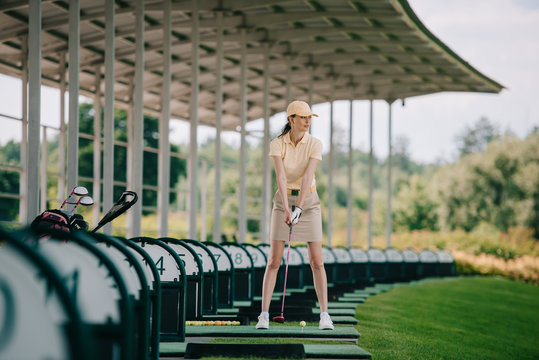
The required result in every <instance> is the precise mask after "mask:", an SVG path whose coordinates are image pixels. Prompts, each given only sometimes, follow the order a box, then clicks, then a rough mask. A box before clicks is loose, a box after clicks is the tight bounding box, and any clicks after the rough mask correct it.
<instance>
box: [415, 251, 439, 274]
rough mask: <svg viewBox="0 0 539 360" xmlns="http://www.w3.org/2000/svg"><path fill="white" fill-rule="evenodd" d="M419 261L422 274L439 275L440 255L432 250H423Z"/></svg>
mask: <svg viewBox="0 0 539 360" xmlns="http://www.w3.org/2000/svg"><path fill="white" fill-rule="evenodd" d="M419 262H420V263H421V275H422V276H427V277H429V276H438V275H439V274H438V271H439V263H438V256H436V253H435V252H433V251H431V250H427V249H426V250H423V251H421V252H420V253H419Z"/></svg>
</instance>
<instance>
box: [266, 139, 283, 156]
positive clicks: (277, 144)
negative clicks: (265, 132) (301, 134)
mask: <svg viewBox="0 0 539 360" xmlns="http://www.w3.org/2000/svg"><path fill="white" fill-rule="evenodd" d="M282 149H283V141H282V140H281V139H280V138H275V139H273V140H271V142H270V152H269V156H281V154H282V153H283V152H282Z"/></svg>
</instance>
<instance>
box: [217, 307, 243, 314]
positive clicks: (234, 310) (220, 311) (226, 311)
mask: <svg viewBox="0 0 539 360" xmlns="http://www.w3.org/2000/svg"><path fill="white" fill-rule="evenodd" d="M239 312H240V309H238V308H229V309H217V313H218V314H223V315H227V314H237V313H239Z"/></svg>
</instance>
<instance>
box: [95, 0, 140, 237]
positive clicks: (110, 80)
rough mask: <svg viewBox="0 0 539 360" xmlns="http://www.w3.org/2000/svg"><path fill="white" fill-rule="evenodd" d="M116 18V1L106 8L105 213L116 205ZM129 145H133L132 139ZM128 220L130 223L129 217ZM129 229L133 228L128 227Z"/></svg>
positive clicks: (107, 231) (106, 228)
mask: <svg viewBox="0 0 539 360" xmlns="http://www.w3.org/2000/svg"><path fill="white" fill-rule="evenodd" d="M114 16H115V8H114V1H107V2H106V7H105V108H104V111H103V138H104V139H103V140H104V141H103V213H106V212H107V211H109V209H110V208H111V207H112V204H113V203H114V202H113V201H114V199H113V197H114V58H115V50H114V46H115V45H114V42H115V29H114V27H115V24H114ZM130 89H131V87H130ZM130 95H131V94H130ZM131 115H132V112H130V114H129V115H128V118H129V119H131ZM127 128H128V132H130V131H132V128H131V123H130V120H128V126H127ZM129 143H130V144H131V139H129ZM128 163H129V159H128ZM128 174H129V172H128ZM98 210H99V209H98ZM94 216H95V215H94ZM127 219H128V221H129V217H128V218H127ZM129 228H131V227H130V226H128V229H129ZM103 232H104V233H105V234H109V235H110V234H112V224H111V223H108V224H106V225H105V226H104V227H103Z"/></svg>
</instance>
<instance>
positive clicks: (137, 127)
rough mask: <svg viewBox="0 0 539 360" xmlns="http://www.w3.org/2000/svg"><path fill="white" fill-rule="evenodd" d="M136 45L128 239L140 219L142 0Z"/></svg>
mask: <svg viewBox="0 0 539 360" xmlns="http://www.w3.org/2000/svg"><path fill="white" fill-rule="evenodd" d="M135 13H136V16H135V24H136V34H135V39H136V45H135V91H134V94H133V100H134V104H133V159H132V160H133V164H132V167H131V170H132V178H131V179H132V181H133V183H132V190H133V191H135V192H136V193H137V194H139V196H140V200H139V201H137V202H136V203H135V205H133V208H132V210H131V212H129V213H128V215H130V217H131V224H130V226H129V228H128V230H127V234H128V237H133V236H140V232H141V218H142V205H143V204H142V203H143V198H144V196H143V194H142V166H143V158H144V147H143V145H144V0H139V1H137V2H136V9H135Z"/></svg>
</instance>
